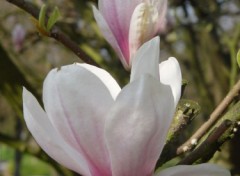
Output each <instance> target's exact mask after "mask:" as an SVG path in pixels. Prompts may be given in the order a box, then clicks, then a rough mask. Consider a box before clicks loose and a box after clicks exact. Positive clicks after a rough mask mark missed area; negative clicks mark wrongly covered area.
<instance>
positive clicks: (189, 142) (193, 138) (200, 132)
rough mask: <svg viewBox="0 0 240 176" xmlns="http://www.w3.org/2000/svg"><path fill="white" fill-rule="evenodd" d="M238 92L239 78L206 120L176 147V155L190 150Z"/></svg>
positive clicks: (239, 86)
mask: <svg viewBox="0 0 240 176" xmlns="http://www.w3.org/2000/svg"><path fill="white" fill-rule="evenodd" d="M239 92H240V80H239V81H238V82H237V83H236V84H235V85H234V87H233V88H232V90H231V91H230V92H229V93H228V94H227V96H226V97H225V98H224V99H223V100H222V102H221V103H220V104H219V105H218V106H217V108H216V109H215V110H214V111H213V112H212V114H211V115H210V117H209V119H208V121H207V122H205V123H204V124H203V125H202V126H201V127H200V128H199V129H198V130H197V131H196V132H195V133H194V134H193V135H192V136H191V137H190V138H189V139H188V140H187V141H186V142H185V143H184V144H182V145H181V146H180V147H178V149H177V154H178V155H179V154H182V153H184V152H186V151H189V150H191V149H192V148H193V147H194V146H195V145H196V143H197V141H199V140H200V139H201V137H202V136H203V135H204V134H206V133H207V132H208V131H209V129H210V128H211V127H212V125H213V124H214V123H215V122H217V120H218V119H219V118H220V117H221V116H222V115H223V113H224V112H225V111H226V109H227V108H228V106H229V105H230V104H231V103H232V102H233V100H234V99H235V98H236V97H237V96H238V95H239Z"/></svg>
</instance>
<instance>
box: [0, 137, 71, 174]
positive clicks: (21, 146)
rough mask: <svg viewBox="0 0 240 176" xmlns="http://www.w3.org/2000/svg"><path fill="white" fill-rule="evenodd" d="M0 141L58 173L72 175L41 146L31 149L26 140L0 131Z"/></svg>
mask: <svg viewBox="0 0 240 176" xmlns="http://www.w3.org/2000/svg"><path fill="white" fill-rule="evenodd" d="M0 141H1V142H2V143H4V144H6V145H7V146H9V147H11V148H13V149H15V150H17V151H19V152H22V153H27V154H30V155H32V156H35V157H37V158H39V159H40V160H42V161H44V162H46V163H48V164H50V165H51V166H53V168H55V169H56V171H57V172H58V173H59V174H60V175H63V176H73V174H72V173H71V172H70V171H68V170H67V169H65V168H63V167H61V166H60V165H59V164H58V163H56V161H54V160H53V159H52V158H50V157H49V156H48V155H47V154H46V153H45V152H44V151H43V150H42V149H41V148H38V149H37V150H36V149H33V148H32V147H31V145H29V144H28V142H27V141H22V140H19V139H17V138H14V137H10V136H7V135H5V134H1V133H0Z"/></svg>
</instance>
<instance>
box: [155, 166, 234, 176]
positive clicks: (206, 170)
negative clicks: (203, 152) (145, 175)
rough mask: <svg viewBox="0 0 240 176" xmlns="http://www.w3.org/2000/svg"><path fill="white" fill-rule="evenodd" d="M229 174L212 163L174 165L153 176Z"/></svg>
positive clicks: (214, 175) (223, 175)
mask: <svg viewBox="0 0 240 176" xmlns="http://www.w3.org/2000/svg"><path fill="white" fill-rule="evenodd" d="M179 175H184V176H231V174H230V172H229V171H227V170H226V169H223V168H221V167H219V166H217V165H214V164H199V165H194V166H174V167H171V168H168V169H165V170H163V171H160V172H159V173H158V174H156V175H155V176H179Z"/></svg>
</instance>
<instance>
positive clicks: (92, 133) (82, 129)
mask: <svg viewBox="0 0 240 176" xmlns="http://www.w3.org/2000/svg"><path fill="white" fill-rule="evenodd" d="M103 81H104V82H103ZM106 81H107V82H106ZM119 91H120V88H119V86H118V84H117V83H116V81H115V80H114V79H113V78H112V77H111V76H110V75H109V74H108V73H107V72H106V71H104V70H103V69H100V68H97V67H94V66H90V65H87V64H73V65H69V66H64V67H61V68H60V70H57V69H54V70H52V71H51V72H50V73H49V74H48V76H47V78H46V79H45V82H44V87H43V102H44V106H45V110H46V112H47V114H48V116H49V119H50V120H51V122H52V124H53V126H54V127H55V128H56V129H57V131H58V132H59V133H60V134H61V135H62V136H63V138H64V139H65V140H66V141H67V142H68V143H69V144H71V146H72V147H73V148H75V149H76V150H78V151H79V152H81V153H82V154H83V155H84V156H85V158H86V160H87V161H88V165H89V169H90V172H91V174H92V175H97V174H99V175H105V176H108V175H111V173H110V171H111V170H110V165H109V158H108V153H107V150H106V147H105V139H104V136H103V131H104V125H105V117H106V113H107V112H108V111H109V109H110V107H111V105H112V104H113V102H114V99H115V97H113V96H112V95H114V96H116V95H117V94H118V92H119ZM114 92H115V93H114Z"/></svg>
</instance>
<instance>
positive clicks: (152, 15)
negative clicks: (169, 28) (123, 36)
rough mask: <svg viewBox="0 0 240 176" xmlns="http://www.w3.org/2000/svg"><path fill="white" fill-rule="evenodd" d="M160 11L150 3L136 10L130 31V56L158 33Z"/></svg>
mask: <svg viewBox="0 0 240 176" xmlns="http://www.w3.org/2000/svg"><path fill="white" fill-rule="evenodd" d="M157 24H158V10H157V8H156V7H155V5H152V4H150V3H140V4H139V5H138V6H137V7H136V8H135V10H134V12H133V15H132V18H131V23H130V30H129V45H130V50H129V51H130V56H131V57H133V56H134V55H135V53H136V51H137V49H138V48H139V47H140V46H141V45H142V44H143V43H145V42H147V41H148V40H150V39H152V38H153V37H154V36H156V34H157V32H158V26H157Z"/></svg>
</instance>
